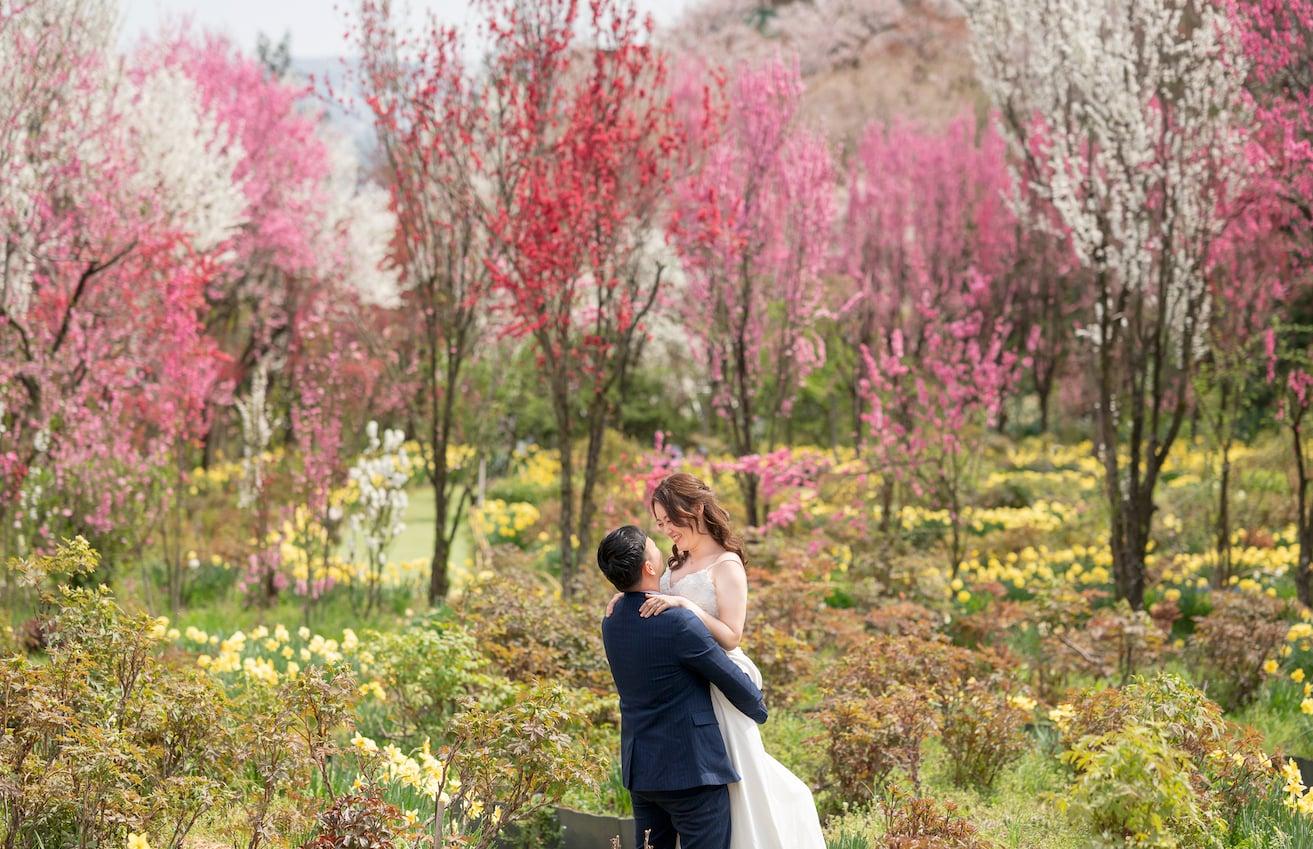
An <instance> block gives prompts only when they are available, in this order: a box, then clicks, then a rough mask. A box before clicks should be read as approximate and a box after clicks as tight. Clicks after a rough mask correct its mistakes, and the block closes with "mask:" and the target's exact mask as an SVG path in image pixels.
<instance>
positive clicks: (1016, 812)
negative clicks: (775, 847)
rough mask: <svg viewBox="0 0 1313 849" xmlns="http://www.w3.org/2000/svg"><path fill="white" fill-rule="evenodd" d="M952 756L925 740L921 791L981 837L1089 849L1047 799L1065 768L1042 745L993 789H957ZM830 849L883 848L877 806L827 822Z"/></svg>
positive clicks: (1014, 845) (1005, 845)
mask: <svg viewBox="0 0 1313 849" xmlns="http://www.w3.org/2000/svg"><path fill="white" fill-rule="evenodd" d="M948 774H949V763H948V754H947V752H945V751H944V749H943V747H942V746H940V745H939V744H938V742H937V741H935V740H933V739H931V740H928V741H927V742H926V748H925V760H924V762H923V766H922V771H921V779H922V783H923V787H922V791H921V792H922V794H923V795H927V796H930V797H932V798H934V799H936V800H939V801H941V802H951V803H952V804H954V805H956V806H957V813H958V814H959V815H960V816H962V817H964V818H966V819H968V820H970V822H971V824H972V825H974V826H975V827H976V828H977V829H978V830H979V831H980V834H981V836H982V837H984V838H985V839H987V840H989V841H991V842H992V844H993V845H995V846H997V847H998V849H1088V847H1089V846H1090V845H1091V843H1092V839H1091V835H1090V834H1088V833H1087V832H1085V831H1084V830H1083V829H1080V828H1078V827H1076V826H1075V825H1073V824H1072V823H1071V822H1070V821H1068V819H1067V818H1066V817H1065V816H1064V815H1063V814H1062V813H1061V812H1060V811H1058V809H1057V806H1056V805H1054V804H1053V802H1052V801H1051V799H1050V798H1049V797H1050V795H1051V794H1055V793H1057V792H1058V791H1060V790H1062V788H1063V787H1065V786H1066V776H1065V774H1064V771H1063V767H1062V765H1061V764H1059V763H1058V762H1057V761H1056V760H1055V759H1054V758H1052V757H1051V756H1049V755H1046V754H1045V753H1044V752H1042V751H1041V750H1040V749H1039V748H1038V747H1036V748H1031V749H1029V750H1028V751H1027V752H1026V753H1025V754H1024V755H1022V756H1021V758H1020V759H1018V760H1017V761H1015V762H1014V763H1013V764H1012V765H1011V766H1010V767H1008V768H1007V769H1006V770H1005V771H1004V772H1003V774H1002V775H1000V776H999V779H998V782H997V783H996V785H995V787H994V789H993V790H991V791H988V792H981V791H978V790H969V789H962V788H958V787H954V786H953V785H952V783H951V782H950V781H949V780H948ZM826 826H827V827H826V838H827V843H828V844H829V847H830V849H866V847H868V846H871V847H874V846H880V845H881V842H880V838H881V836H882V835H883V833H884V822H883V820H882V817H881V815H880V813H879V810H878V808H877V809H875V810H866V811H853V812H849V813H846V814H840V815H837V816H834V817H832V818H831V819H830V820H829V821H828V822H827V823H826Z"/></svg>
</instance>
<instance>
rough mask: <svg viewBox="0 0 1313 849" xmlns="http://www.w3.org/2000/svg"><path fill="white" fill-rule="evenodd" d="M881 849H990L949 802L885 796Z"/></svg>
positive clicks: (893, 795) (988, 844)
mask: <svg viewBox="0 0 1313 849" xmlns="http://www.w3.org/2000/svg"><path fill="white" fill-rule="evenodd" d="M882 808H883V810H884V814H885V822H886V830H885V834H884V844H883V846H884V849H991V846H990V843H989V842H988V841H986V840H984V839H982V838H981V837H980V836H979V835H978V834H977V833H976V829H975V827H974V826H972V825H971V823H969V822H967V821H966V820H964V819H962V818H961V817H960V816H958V815H957V808H956V807H954V806H953V805H952V803H945V804H944V805H943V806H942V807H941V806H940V805H939V804H938V803H936V802H935V801H934V800H933V799H925V798H912V799H907V798H903V797H901V796H900V795H899V794H889V795H887V796H886V797H885V799H884V801H883V804H882Z"/></svg>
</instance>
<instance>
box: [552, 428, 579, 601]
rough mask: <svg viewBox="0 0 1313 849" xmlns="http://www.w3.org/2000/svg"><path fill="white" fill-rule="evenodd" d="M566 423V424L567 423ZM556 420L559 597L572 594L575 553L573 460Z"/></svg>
mask: <svg viewBox="0 0 1313 849" xmlns="http://www.w3.org/2000/svg"><path fill="white" fill-rule="evenodd" d="M567 423H568V422H567ZM561 425H562V422H561V421H560V419H559V418H558V420H557V440H556V441H557V449H558V450H559V451H560V454H561V488H560V499H561V518H560V521H559V522H558V523H557V532H558V534H559V535H560V538H561V539H560V551H561V595H563V596H565V597H566V598H569V597H570V596H571V595H572V594H573V592H574V582H575V564H576V560H577V557H576V552H575V546H574V540H573V539H572V537H573V536H574V458H573V456H571V455H572V451H571V448H572V446H571V445H570V436H569V432H568V431H567V430H566V429H565V428H564V427H562V426H561Z"/></svg>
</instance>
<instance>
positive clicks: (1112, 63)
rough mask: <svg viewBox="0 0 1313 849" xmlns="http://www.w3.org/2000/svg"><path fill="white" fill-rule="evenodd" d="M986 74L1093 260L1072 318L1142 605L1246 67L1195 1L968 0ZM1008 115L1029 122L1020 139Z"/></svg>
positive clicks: (1235, 144) (1110, 491)
mask: <svg viewBox="0 0 1313 849" xmlns="http://www.w3.org/2000/svg"><path fill="white" fill-rule="evenodd" d="M964 6H965V8H966V11H967V17H968V21H969V23H970V27H971V30H972V34H973V39H972V49H973V52H974V55H975V59H976V65H977V68H978V69H979V72H980V76H981V79H982V81H983V84H984V86H985V88H986V90H987V91H988V92H989V94H990V96H991V98H992V99H993V101H994V103H995V105H996V106H997V108H998V109H999V111H1000V112H1002V113H1003V114H1011V115H1019V116H1023V118H1024V119H1025V120H1024V121H1018V122H1005V124H1004V126H1005V129H1006V132H1007V133H1008V136H1009V140H1010V142H1011V143H1012V145H1013V148H1014V152H1021V151H1025V150H1027V149H1030V148H1031V146H1032V145H1033V146H1034V147H1033V149H1034V150H1036V151H1037V153H1036V154H1035V155H1036V156H1037V157H1038V158H1040V159H1041V160H1042V161H1043V162H1044V164H1045V167H1044V168H1042V169H1036V171H1035V173H1034V174H1033V175H1031V176H1032V179H1033V181H1034V182H1033V183H1032V186H1031V187H1032V189H1033V190H1034V191H1035V192H1036V193H1037V194H1038V195H1039V196H1040V197H1042V198H1043V199H1044V200H1045V201H1047V202H1050V203H1052V204H1053V207H1054V208H1055V209H1056V211H1057V213H1058V215H1059V217H1060V218H1061V220H1062V222H1063V224H1064V225H1065V226H1066V227H1067V229H1068V230H1069V231H1070V234H1071V243H1072V246H1073V248H1074V250H1075V252H1076V255H1077V257H1078V258H1079V259H1080V261H1081V263H1082V264H1083V265H1084V266H1086V267H1087V268H1089V269H1090V271H1091V273H1092V275H1093V289H1094V304H1093V314H1092V315H1091V316H1090V317H1089V321H1088V323H1087V324H1086V325H1085V327H1084V328H1083V329H1082V334H1083V336H1084V337H1085V338H1086V339H1088V341H1089V343H1090V345H1091V346H1092V349H1093V352H1094V353H1093V356H1094V358H1095V361H1096V368H1095V370H1094V372H1095V378H1096V380H1095V384H1096V387H1095V388H1096V401H1095V404H1094V413H1095V420H1096V440H1095V442H1096V450H1097V452H1098V457H1099V460H1100V461H1101V462H1102V464H1103V467H1104V484H1105V490H1106V495H1107V499H1108V503H1109V509H1110V540H1109V542H1110V546H1111V548H1112V552H1113V571H1114V577H1115V584H1116V591H1117V595H1118V596H1119V597H1121V598H1125V599H1127V600H1128V601H1129V602H1130V603H1131V605H1132V606H1133V607H1136V608H1139V607H1140V606H1141V605H1142V604H1143V599H1144V590H1145V582H1146V575H1145V562H1144V561H1145V553H1146V551H1147V548H1148V545H1149V533H1150V527H1151V522H1152V517H1153V511H1154V501H1153V498H1154V492H1155V490H1156V487H1157V484H1158V480H1159V476H1160V473H1161V471H1162V467H1163V463H1164V462H1165V461H1166V459H1167V455H1168V452H1170V450H1171V448H1172V445H1173V444H1174V443H1175V441H1176V438H1177V436H1178V435H1179V433H1180V430H1181V426H1182V424H1183V423H1184V421H1185V419H1186V415H1187V412H1188V411H1189V408H1190V398H1191V392H1190V388H1191V381H1192V378H1193V375H1194V372H1195V367H1196V364H1197V361H1198V358H1199V355H1200V352H1201V350H1202V348H1203V338H1202V337H1203V329H1204V322H1205V316H1206V313H1207V305H1208V287H1207V285H1206V279H1207V278H1206V275H1207V270H1208V264H1209V260H1210V257H1211V253H1212V246H1213V244H1214V242H1215V241H1216V240H1217V238H1218V237H1219V235H1220V234H1221V233H1222V232H1223V229H1224V226H1225V223H1226V216H1225V211H1224V210H1225V209H1226V206H1227V203H1228V201H1229V200H1230V198H1232V197H1233V196H1234V195H1235V194H1237V193H1238V191H1239V189H1240V188H1241V187H1242V186H1243V183H1244V181H1245V174H1244V171H1245V169H1246V167H1247V160H1246V158H1245V157H1244V156H1243V151H1244V128H1245V126H1246V124H1247V123H1248V121H1247V119H1246V116H1245V112H1244V102H1243V92H1242V83H1243V79H1244V69H1243V61H1242V57H1240V56H1239V54H1238V50H1237V45H1236V44H1235V37H1234V30H1233V29H1232V28H1231V27H1230V26H1229V24H1228V22H1227V20H1226V18H1225V16H1223V15H1222V14H1220V13H1219V11H1218V10H1217V9H1216V8H1214V7H1212V6H1211V5H1209V4H1206V3H1201V2H1196V0H1148V2H1146V1H1145V0H1136V2H1129V0H1117V2H1114V3H1111V4H1110V3H1107V2H1103V0H1075V2H1073V1H1072V0H1061V2H1059V0H967V2H965V3H964ZM1018 126H1032V127H1038V128H1039V129H1038V133H1037V134H1033V135H1031V136H1030V137H1029V138H1022V137H1020V136H1019V135H1018V132H1017V127H1018Z"/></svg>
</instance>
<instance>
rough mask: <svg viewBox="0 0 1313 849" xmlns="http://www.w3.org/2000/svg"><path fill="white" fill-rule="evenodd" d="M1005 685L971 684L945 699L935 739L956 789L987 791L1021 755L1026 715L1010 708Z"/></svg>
mask: <svg viewBox="0 0 1313 849" xmlns="http://www.w3.org/2000/svg"><path fill="white" fill-rule="evenodd" d="M1009 690H1010V687H1009V686H1008V684H1007V682H1006V681H1004V680H999V679H986V680H972V681H969V682H967V685H966V686H965V687H963V688H962V689H961V690H959V691H958V692H957V693H955V694H953V695H952V696H951V697H950V698H949V702H948V705H947V706H946V708H945V710H944V717H943V719H942V720H941V722H940V731H939V737H940V740H941V741H942V742H943V744H944V748H945V749H946V750H947V751H948V754H949V756H950V777H951V778H952V781H953V783H954V784H956V785H958V786H959V787H967V786H971V787H979V788H982V789H988V788H990V787H992V786H993V785H994V781H995V779H997V778H998V775H999V773H1000V772H1002V770H1003V768H1004V767H1005V766H1007V765H1008V764H1010V763H1012V761H1014V760H1016V759H1017V758H1018V757H1020V756H1021V754H1022V752H1024V751H1025V750H1026V746H1027V739H1026V733H1025V724H1026V721H1027V720H1028V719H1029V718H1030V714H1029V712H1028V711H1026V710H1022V708H1021V707H1018V705H1017V704H1016V703H1015V701H1014V699H1013V698H1012V696H1011V694H1010V693H1009Z"/></svg>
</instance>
